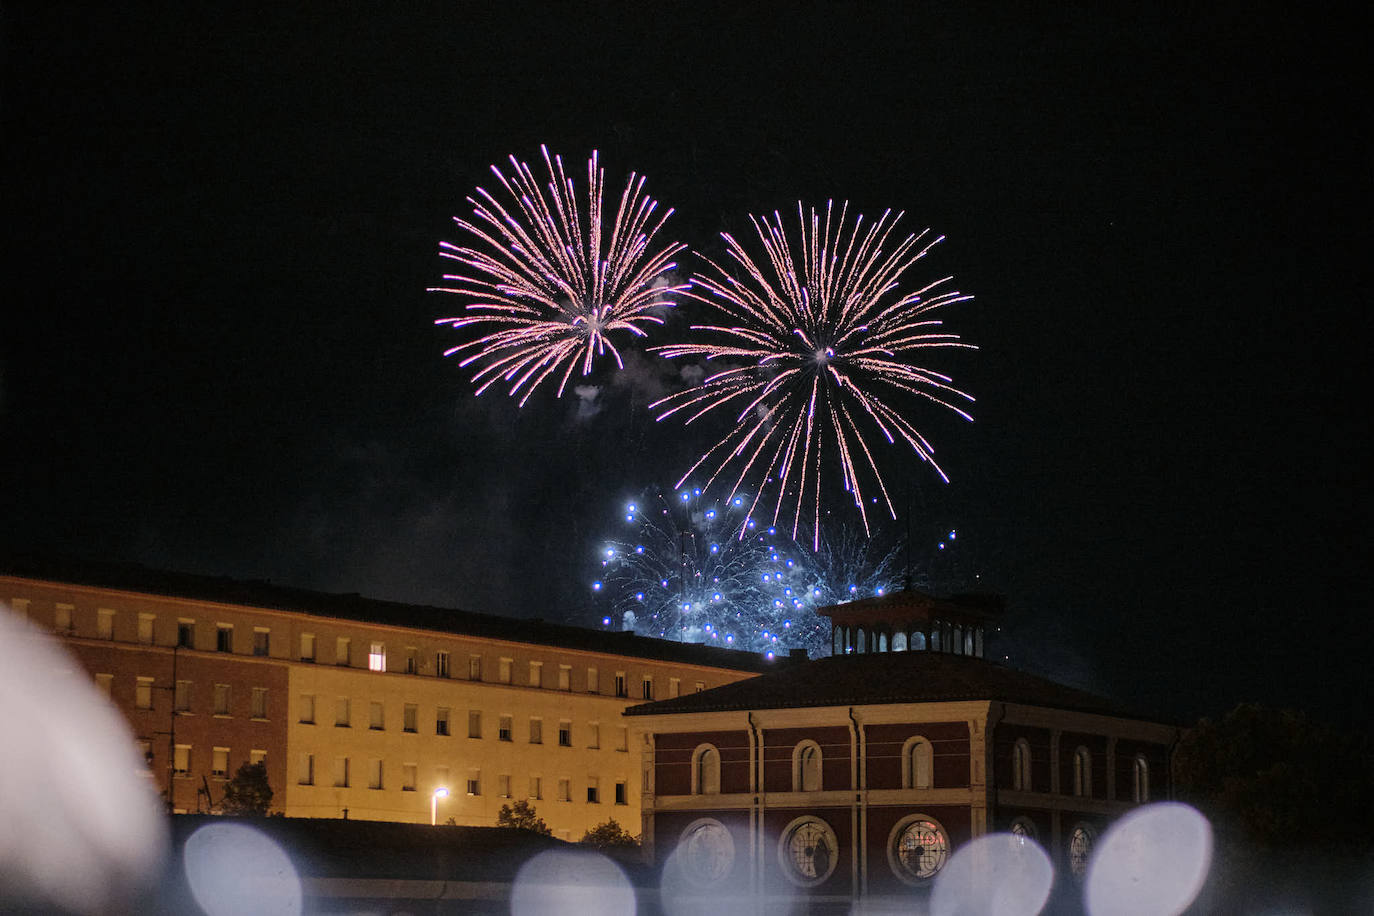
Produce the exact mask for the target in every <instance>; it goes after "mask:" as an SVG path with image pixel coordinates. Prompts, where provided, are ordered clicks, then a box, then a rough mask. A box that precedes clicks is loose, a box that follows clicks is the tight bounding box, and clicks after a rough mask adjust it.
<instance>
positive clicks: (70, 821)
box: [0, 611, 166, 913]
mask: <svg viewBox="0 0 1374 916" xmlns="http://www.w3.org/2000/svg"><path fill="white" fill-rule="evenodd" d="M0 645H4V646H6V647H7V648H8V649H10V651H9V652H7V653H6V654H7V656H8V659H7V662H6V664H5V665H4V666H3V668H0V716H3V721H5V722H7V723H8V724H9V727H10V732H9V735H8V738H7V740H6V741H4V742H3V743H0V824H3V825H4V827H3V829H2V830H0V905H5V906H29V907H34V908H43V907H60V908H63V909H66V910H70V911H73V912H78V913H99V912H104V911H106V910H110V909H115V908H119V907H122V906H123V903H124V901H126V900H127V899H128V897H129V896H130V895H131V894H135V893H137V892H139V891H140V890H141V889H143V888H145V887H146V886H148V885H150V884H151V883H152V882H153V881H154V880H156V878H157V876H158V875H159V873H160V869H161V867H162V861H163V857H164V855H165V850H166V826H165V824H164V822H163V819H162V813H161V810H160V807H159V806H160V801H159V799H158V797H157V795H156V794H155V792H154V791H153V787H152V784H151V783H150V782H149V780H148V778H147V776H146V772H147V767H146V764H145V762H144V761H143V760H142V759H140V758H139V755H138V752H137V750H136V749H135V746H134V738H133V736H132V735H130V734H129V732H128V729H127V728H126V727H125V724H124V721H123V719H122V718H121V717H120V715H119V713H118V712H117V711H116V710H115V709H114V708H113V707H112V706H110V705H109V703H108V702H107V701H106V699H105V698H104V697H103V696H101V695H100V693H99V691H97V690H96V688H95V687H94V686H93V685H92V684H91V682H90V680H89V679H88V677H87V675H86V673H85V671H84V670H83V669H82V668H81V666H80V665H79V664H77V663H76V662H75V661H74V660H72V659H71V658H69V657H68V656H67V655H66V653H65V652H63V651H62V649H61V648H60V647H59V646H58V645H57V644H56V643H55V642H53V641H52V640H51V639H49V638H48V637H47V636H45V635H44V634H42V633H40V632H39V631H37V630H35V629H34V628H32V627H31V626H29V625H28V624H27V623H26V622H24V621H22V620H20V619H18V618H16V617H14V616H12V615H11V614H9V613H8V611H6V612H5V613H3V614H0Z"/></svg>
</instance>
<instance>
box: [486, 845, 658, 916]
mask: <svg viewBox="0 0 1374 916" xmlns="http://www.w3.org/2000/svg"><path fill="white" fill-rule="evenodd" d="M510 911H511V916H546V914H547V916H554V914H558V916H634V913H635V892H634V888H633V887H631V886H630V879H629V878H627V877H626V876H625V872H624V871H623V870H621V868H620V866H619V865H616V864H615V863H614V862H612V861H611V860H610V859H608V858H606V857H605V856H603V855H602V854H601V853H598V852H590V851H584V850H571V849H550V850H547V851H545V852H541V853H539V854H538V855H536V856H534V857H533V858H531V859H530V860H529V861H528V862H526V863H525V864H524V865H522V866H520V871H519V872H518V873H517V874H516V876H515V886H514V887H513V888H512V889H511V896H510Z"/></svg>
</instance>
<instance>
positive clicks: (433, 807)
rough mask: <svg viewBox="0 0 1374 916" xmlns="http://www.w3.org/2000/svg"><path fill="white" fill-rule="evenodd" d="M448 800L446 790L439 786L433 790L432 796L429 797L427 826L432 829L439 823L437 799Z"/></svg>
mask: <svg viewBox="0 0 1374 916" xmlns="http://www.w3.org/2000/svg"><path fill="white" fill-rule="evenodd" d="M441 798H448V789H446V788H444V787H443V786H440V787H439V788H437V789H435V790H434V794H433V795H431V796H430V797H429V826H431V827H434V826H436V825H437V824H438V823H439V799H441Z"/></svg>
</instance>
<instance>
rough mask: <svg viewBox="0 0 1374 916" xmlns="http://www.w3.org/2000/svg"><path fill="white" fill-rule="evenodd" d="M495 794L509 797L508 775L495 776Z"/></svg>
mask: <svg viewBox="0 0 1374 916" xmlns="http://www.w3.org/2000/svg"><path fill="white" fill-rule="evenodd" d="M496 794H497V795H499V796H501V797H502V798H510V776H509V775H507V774H503V775H501V776H498V777H496Z"/></svg>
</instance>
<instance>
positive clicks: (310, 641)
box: [301, 633, 315, 662]
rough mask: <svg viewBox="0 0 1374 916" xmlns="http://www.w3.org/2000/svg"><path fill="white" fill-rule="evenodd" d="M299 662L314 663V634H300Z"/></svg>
mask: <svg viewBox="0 0 1374 916" xmlns="http://www.w3.org/2000/svg"><path fill="white" fill-rule="evenodd" d="M301 661H303V662H314V661H315V634H314V633H302V634H301Z"/></svg>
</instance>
